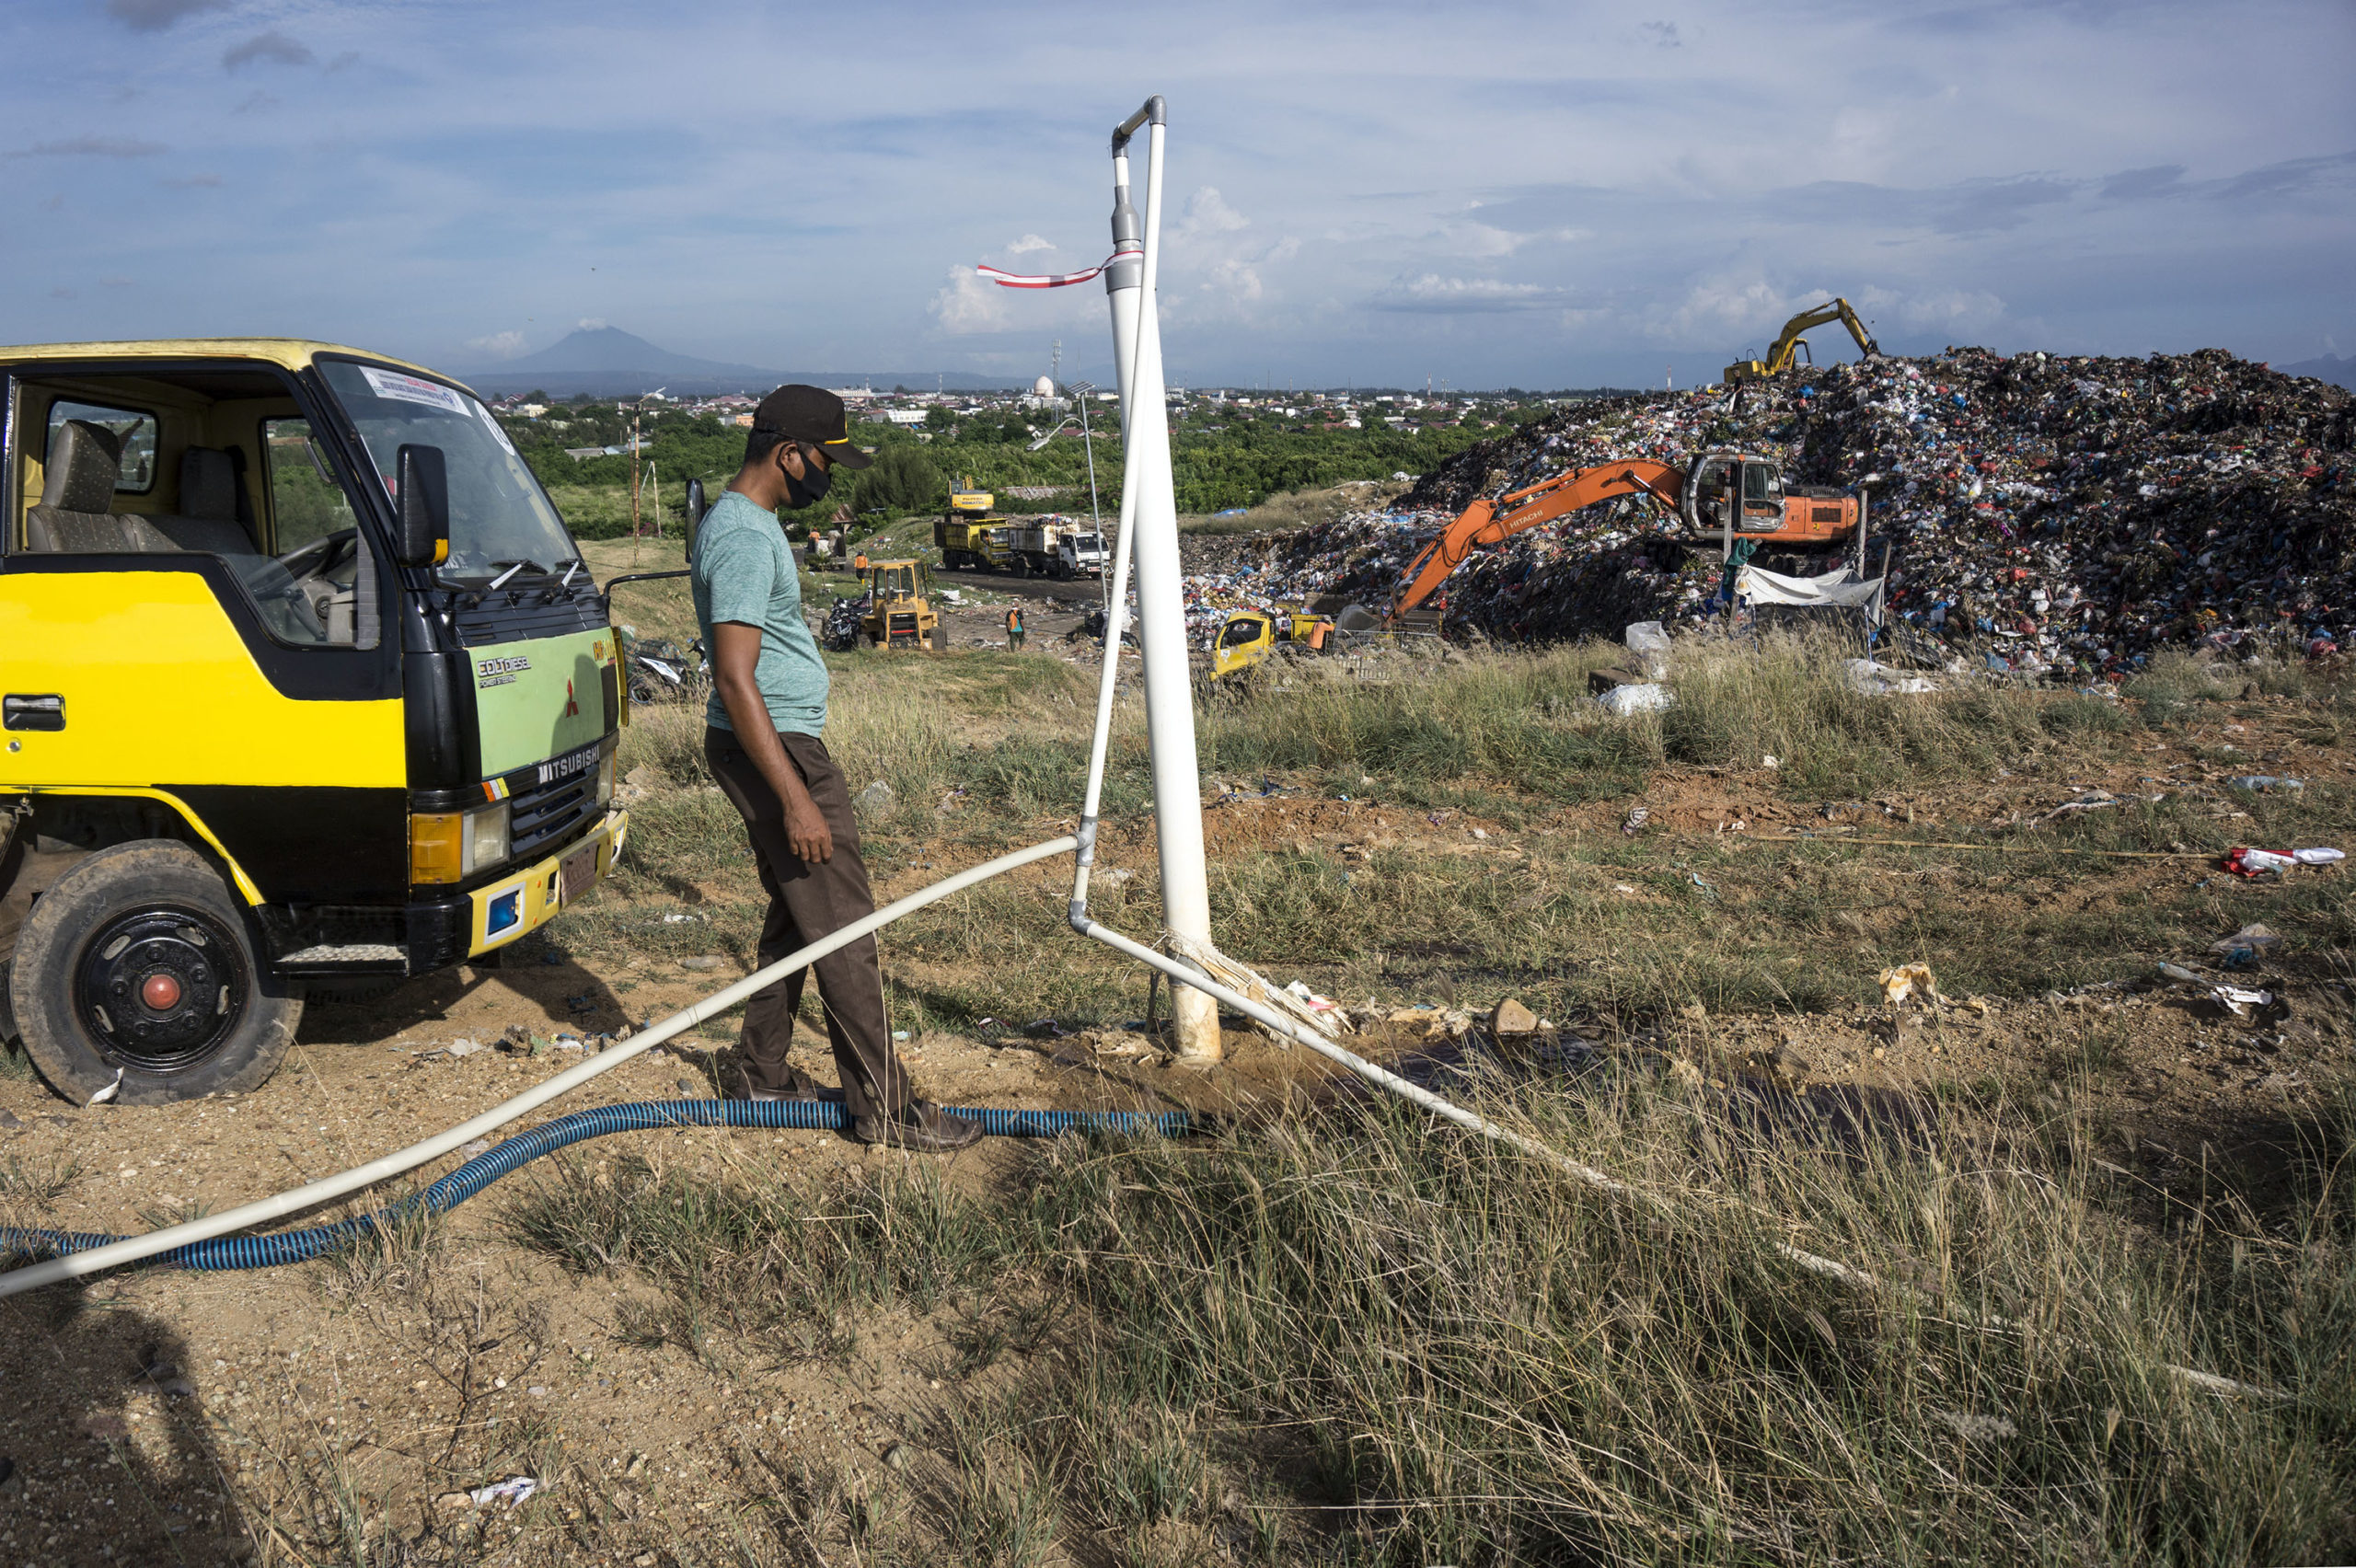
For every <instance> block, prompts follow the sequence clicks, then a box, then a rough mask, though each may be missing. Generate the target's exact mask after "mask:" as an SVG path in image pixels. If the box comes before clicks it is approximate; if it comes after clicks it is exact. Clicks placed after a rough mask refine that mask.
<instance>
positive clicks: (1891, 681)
mask: <svg viewBox="0 0 2356 1568" xmlns="http://www.w3.org/2000/svg"><path fill="white" fill-rule="evenodd" d="M1841 675H1842V679H1843V680H1845V681H1847V682H1848V683H1849V685H1850V686H1852V687H1853V688H1854V689H1855V690H1858V691H1862V692H1865V693H1866V694H1867V695H1869V696H1873V697H1888V696H1893V695H1900V696H1911V695H1913V694H1916V693H1919V692H1926V691H1936V690H1938V689H1939V686H1938V683H1937V682H1936V681H1934V680H1931V679H1929V678H1927V677H1925V676H1923V675H1910V674H1907V673H1906V672H1905V671H1903V670H1893V669H1891V668H1890V667H1889V666H1888V665H1887V664H1877V663H1875V662H1874V661H1873V660H1871V659H1850V660H1846V661H1844V662H1843V663H1842V666H1841Z"/></svg>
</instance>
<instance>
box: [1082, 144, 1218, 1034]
mask: <svg viewBox="0 0 2356 1568" xmlns="http://www.w3.org/2000/svg"><path fill="white" fill-rule="evenodd" d="M1150 135H1151V140H1150V141H1149V143H1148V144H1147V153H1146V200H1145V266H1144V269H1143V277H1142V278H1141V279H1140V281H1139V288H1138V317H1137V349H1136V366H1135V369H1134V371H1133V372H1132V374H1131V376H1130V385H1129V395H1128V396H1127V397H1125V398H1123V399H1122V411H1123V425H1124V438H1125V442H1126V475H1125V478H1124V481H1123V486H1122V497H1121V502H1122V509H1123V511H1125V512H1127V513H1129V514H1130V515H1131V517H1132V518H1133V519H1134V522H1133V531H1134V534H1135V546H1134V548H1135V552H1136V559H1137V573H1138V649H1139V651H1141V652H1142V653H1143V654H1144V661H1143V663H1144V664H1145V710H1146V732H1147V735H1148V738H1149V741H1150V743H1151V746H1152V752H1153V809H1154V821H1155V824H1156V826H1157V829H1158V832H1159V836H1160V838H1161V911H1162V925H1163V928H1165V929H1166V930H1167V931H1168V932H1169V933H1170V935H1171V936H1172V938H1175V939H1176V940H1177V943H1178V945H1179V946H1180V947H1181V948H1182V950H1183V949H1184V946H1185V945H1186V944H1188V943H1190V942H1191V943H1196V944H1202V945H1207V944H1208V943H1209V941H1210V935H1211V899H1210V882H1209V878H1208V876H1207V869H1206V866H1205V851H1204V847H1203V786H1202V776H1201V774H1200V772H1199V771H1198V770H1197V767H1196V765H1195V690H1194V680H1193V677H1192V674H1191V672H1190V671H1189V670H1188V668H1187V657H1186V654H1187V650H1186V599H1185V588H1184V567H1183V566H1182V565H1181V563H1180V560H1179V556H1178V503H1177V496H1176V493H1175V487H1174V479H1173V477H1172V470H1171V466H1170V409H1169V406H1168V404H1167V402H1166V401H1165V396H1166V395H1165V392H1164V388H1163V385H1162V369H1161V313H1160V311H1159V309H1158V308H1157V307H1156V305H1155V301H1154V294H1155V290H1156V289H1157V287H1158V286H1159V279H1160V275H1161V211H1162V192H1163V189H1164V186H1165V183H1166V181H1165V180H1164V179H1163V175H1162V141H1163V126H1162V123H1161V116H1160V115H1156V116H1155V117H1154V120H1153V124H1152V127H1151V133H1150ZM1132 497H1134V500H1133V499H1132ZM1107 651H1108V653H1113V654H1114V655H1115V656H1117V654H1116V650H1114V649H1108V650H1107ZM1171 1000H1172V1010H1173V1012H1174V1014H1175V1019H1174V1021H1175V1023H1176V1026H1177V1027H1176V1041H1175V1043H1176V1046H1177V1054H1178V1056H1179V1057H1180V1059H1181V1060H1184V1061H1187V1062H1192V1063H1195V1064H1204V1063H1210V1062H1216V1061H1218V1059H1219V1055H1220V1049H1219V1037H1218V1003H1217V1002H1216V1001H1215V1000H1213V999H1212V998H1211V997H1209V996H1208V995H1207V994H1206V993H1204V992H1202V991H1199V990H1195V989H1194V988H1193V987H1191V986H1173V987H1172V993H1171Z"/></svg>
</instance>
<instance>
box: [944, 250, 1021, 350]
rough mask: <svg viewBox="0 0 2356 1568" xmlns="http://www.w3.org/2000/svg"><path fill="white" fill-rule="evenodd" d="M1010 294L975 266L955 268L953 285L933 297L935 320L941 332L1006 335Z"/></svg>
mask: <svg viewBox="0 0 2356 1568" xmlns="http://www.w3.org/2000/svg"><path fill="white" fill-rule="evenodd" d="M1006 295H1007V291H1006V290H1005V289H1003V288H1000V287H999V285H998V284H996V283H993V282H990V281H989V280H988V279H987V278H985V277H983V276H982V275H981V274H980V273H978V272H976V271H974V270H973V269H972V268H971V267H953V268H951V269H950V270H949V282H947V283H945V284H943V285H942V287H941V292H940V293H938V294H934V295H933V296H932V306H931V312H932V318H933V320H935V321H936V322H938V323H940V325H941V330H942V331H944V332H947V333H950V334H952V335H953V336H957V337H964V336H966V335H968V334H970V333H975V332H1002V331H1004V330H1005V329H1007V327H1008V325H1009V317H1008V315H1007V300H1006Z"/></svg>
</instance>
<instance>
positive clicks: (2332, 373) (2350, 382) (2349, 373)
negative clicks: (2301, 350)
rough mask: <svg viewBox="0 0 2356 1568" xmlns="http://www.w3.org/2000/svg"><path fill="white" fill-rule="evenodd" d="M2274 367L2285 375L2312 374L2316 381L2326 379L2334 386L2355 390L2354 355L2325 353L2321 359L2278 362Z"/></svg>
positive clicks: (2355, 366) (2355, 371)
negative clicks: (2343, 356) (2340, 355)
mask: <svg viewBox="0 0 2356 1568" xmlns="http://www.w3.org/2000/svg"><path fill="white" fill-rule="evenodd" d="M2274 368H2275V369H2277V370H2279V371H2281V373H2282V374H2283V375H2312V376H2314V377H2315V378H2316V380H2317V381H2328V382H2330V383H2331V384H2332V385H2333V386H2345V387H2347V388H2348V389H2349V390H2350V391H2351V392H2356V356H2350V357H2349V358H2347V359H2341V358H2340V357H2339V356H2338V355H2336V354H2326V355H2324V356H2323V357H2322V358H2321V359H2311V360H2301V361H2300V362H2299V363H2296V364H2278V365H2276V366H2275V367H2274Z"/></svg>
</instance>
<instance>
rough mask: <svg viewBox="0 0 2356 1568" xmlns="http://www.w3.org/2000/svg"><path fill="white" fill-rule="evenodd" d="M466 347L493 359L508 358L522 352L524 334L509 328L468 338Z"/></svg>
mask: <svg viewBox="0 0 2356 1568" xmlns="http://www.w3.org/2000/svg"><path fill="white" fill-rule="evenodd" d="M467 347H468V348H470V349H472V350H474V351H475V352H478V353H484V354H489V355H490V356H491V358H493V359H502V360H510V359H514V357H515V356H516V355H518V354H520V353H522V352H524V334H523V333H521V332H519V331H516V330H515V329H513V328H510V329H508V330H506V331H504V332H493V333H492V334H491V336H490V337H488V338H468V340H467Z"/></svg>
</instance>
